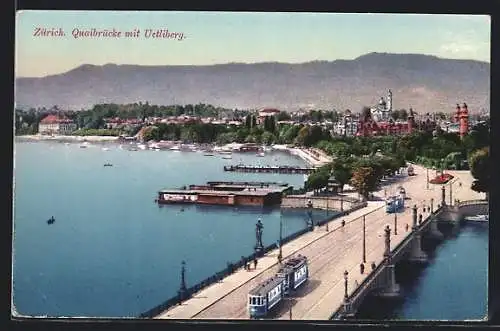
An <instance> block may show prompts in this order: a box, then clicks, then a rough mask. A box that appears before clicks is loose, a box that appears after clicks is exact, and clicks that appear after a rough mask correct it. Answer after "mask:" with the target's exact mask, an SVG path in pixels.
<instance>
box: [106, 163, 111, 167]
mask: <svg viewBox="0 0 500 331" xmlns="http://www.w3.org/2000/svg"><path fill="white" fill-rule="evenodd" d="M104 166H105V167H112V166H113V165H112V164H111V163H104Z"/></svg>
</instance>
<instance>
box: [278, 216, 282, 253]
mask: <svg viewBox="0 0 500 331" xmlns="http://www.w3.org/2000/svg"><path fill="white" fill-rule="evenodd" d="M282 241H283V213H282V212H281V208H280V240H279V245H280V251H279V253H278V261H279V262H280V263H281V259H282V258H283V251H282V248H281V246H282V245H283V242H282Z"/></svg>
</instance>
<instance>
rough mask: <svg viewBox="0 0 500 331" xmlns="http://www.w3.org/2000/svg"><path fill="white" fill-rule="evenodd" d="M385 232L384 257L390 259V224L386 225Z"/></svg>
mask: <svg viewBox="0 0 500 331" xmlns="http://www.w3.org/2000/svg"><path fill="white" fill-rule="evenodd" d="M384 233H385V250H384V258H385V259H386V260H388V259H389V257H390V256H391V228H390V227H389V225H386V226H385V229H384Z"/></svg>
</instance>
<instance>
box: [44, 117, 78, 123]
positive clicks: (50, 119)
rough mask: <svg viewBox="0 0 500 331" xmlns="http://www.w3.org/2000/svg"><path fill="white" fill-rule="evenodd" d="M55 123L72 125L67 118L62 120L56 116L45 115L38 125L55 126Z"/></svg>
mask: <svg viewBox="0 0 500 331" xmlns="http://www.w3.org/2000/svg"><path fill="white" fill-rule="evenodd" d="M57 123H73V121H72V120H70V119H69V118H63V117H59V116H56V115H47V116H46V117H44V118H43V119H42V120H41V121H40V124H57Z"/></svg>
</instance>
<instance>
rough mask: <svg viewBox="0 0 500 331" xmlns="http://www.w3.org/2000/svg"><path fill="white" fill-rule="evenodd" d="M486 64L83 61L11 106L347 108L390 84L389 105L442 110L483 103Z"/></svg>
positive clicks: (376, 59) (428, 60)
mask: <svg viewBox="0 0 500 331" xmlns="http://www.w3.org/2000/svg"><path fill="white" fill-rule="evenodd" d="M489 84H490V64H489V63H487V62H482V61H477V60H460V59H445V58H440V57H437V56H433V55H421V54H394V53H376V52H373V53H368V54H365V55H361V56H359V57H357V58H355V59H353V60H343V59H339V60H334V61H322V60H314V61H308V62H303V63H284V62H260V63H237V62H232V63H225V64H214V65H135V64H113V63H107V64H104V65H93V64H82V65H80V66H78V67H76V68H73V69H71V70H69V71H67V72H64V73H60V74H55V75H48V76H45V77H19V78H17V79H16V104H17V105H23V106H26V107H42V106H45V107H51V106H53V105H58V106H60V107H63V108H71V109H80V108H88V107H91V106H92V105H94V104H97V103H111V102H114V103H129V102H138V101H143V102H144V101H148V102H150V103H152V104H163V105H168V104H188V103H191V104H196V103H200V102H201V103H210V104H214V105H216V106H222V107H228V108H260V107H268V106H272V107H275V108H279V109H283V110H297V109H299V108H322V109H332V108H335V109H339V110H342V109H352V110H354V111H357V110H359V109H361V107H362V106H365V105H367V106H370V105H373V104H375V103H377V102H378V100H379V98H380V96H384V97H385V94H386V91H387V89H391V90H392V91H393V94H394V102H393V104H394V107H395V108H409V107H410V106H412V107H413V108H416V110H417V111H425V112H434V111H449V110H451V109H453V107H454V105H455V104H456V103H457V102H467V104H468V105H469V106H471V109H473V108H477V109H478V110H480V109H483V108H485V109H489V93H490V92H489V90H490V87H489Z"/></svg>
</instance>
